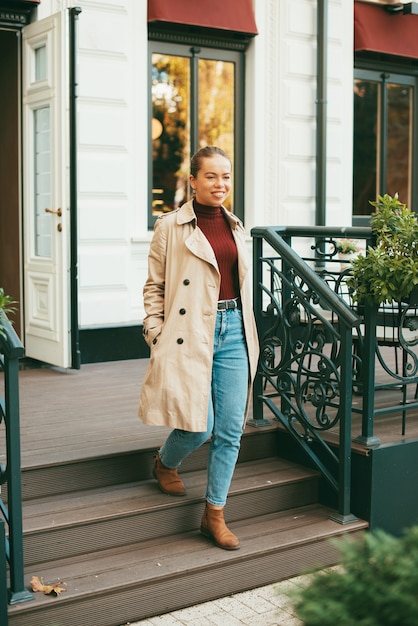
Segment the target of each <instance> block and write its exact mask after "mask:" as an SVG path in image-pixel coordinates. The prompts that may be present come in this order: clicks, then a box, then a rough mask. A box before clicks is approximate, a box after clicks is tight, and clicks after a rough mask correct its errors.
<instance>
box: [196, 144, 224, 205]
mask: <svg viewBox="0 0 418 626" xmlns="http://www.w3.org/2000/svg"><path fill="white" fill-rule="evenodd" d="M190 184H191V186H192V188H193V189H194V191H195V193H196V196H195V197H196V200H197V202H199V203H200V204H205V205H206V206H219V205H220V204H223V203H224V202H225V200H226V198H227V196H228V194H229V192H230V191H231V187H232V180H231V162H230V161H229V159H227V158H225V157H224V156H222V155H220V154H215V155H214V156H211V157H204V158H202V159H201V160H200V168H199V170H198V172H197V174H196V176H192V175H191V176H190Z"/></svg>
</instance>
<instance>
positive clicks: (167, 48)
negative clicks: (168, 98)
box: [147, 36, 245, 230]
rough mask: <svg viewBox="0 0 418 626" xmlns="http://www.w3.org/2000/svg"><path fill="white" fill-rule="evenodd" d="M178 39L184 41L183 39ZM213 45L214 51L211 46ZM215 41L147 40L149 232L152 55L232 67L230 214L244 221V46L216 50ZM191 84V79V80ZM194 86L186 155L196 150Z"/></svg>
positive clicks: (150, 216)
mask: <svg viewBox="0 0 418 626" xmlns="http://www.w3.org/2000/svg"><path fill="white" fill-rule="evenodd" d="M182 39H186V37H184V36H183V38H182ZM211 43H216V44H217V45H216V47H213V46H211V45H210V44H211ZM219 44H220V42H219V40H218V41H216V42H211V40H209V39H208V38H207V37H204V38H202V40H201V43H199V39H198V38H196V37H193V38H191V39H190V41H181V42H178V41H175V40H174V41H161V39H160V38H155V39H154V38H150V39H149V42H148V142H147V146H148V211H147V213H148V229H149V230H152V229H153V227H154V224H155V221H156V219H157V217H156V216H155V215H153V214H152V201H153V197H152V188H153V162H152V136H151V123H152V92H151V86H152V55H153V54H154V53H159V54H170V55H178V56H184V57H188V58H190V59H191V64H192V63H193V62H194V63H196V65H197V63H198V60H199V58H205V59H211V60H212V59H213V60H214V61H226V62H232V63H234V80H235V89H234V171H233V182H234V214H235V215H237V217H239V218H240V219H241V220H244V215H245V205H244V167H245V162H244V145H245V140H244V131H245V114H244V96H245V85H244V76H245V54H244V50H245V46H244V45H243V44H242V43H241V44H239V45H235V46H231V45H227V43H225V47H219ZM196 47H197V48H199V49H200V52H199V54H196V50H195V48H196ZM192 80H193V79H192ZM194 87H197V85H194V84H193V83H192V84H191V90H190V98H191V133H190V154H191V155H192V154H194V152H196V150H197V149H198V147H199V146H198V137H197V132H195V129H196V128H197V125H196V118H197V113H198V102H197V89H194Z"/></svg>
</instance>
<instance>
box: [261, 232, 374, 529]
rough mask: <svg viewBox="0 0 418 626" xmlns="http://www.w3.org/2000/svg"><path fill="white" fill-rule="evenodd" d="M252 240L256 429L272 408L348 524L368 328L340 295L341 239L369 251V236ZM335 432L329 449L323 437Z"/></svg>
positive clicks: (270, 235) (265, 235) (283, 235)
mask: <svg viewBox="0 0 418 626" xmlns="http://www.w3.org/2000/svg"><path fill="white" fill-rule="evenodd" d="M251 234H252V236H253V250H254V256H253V271H254V310H255V314H256V320H257V326H258V330H259V336H260V348H261V356H260V362H259V371H258V374H257V377H256V381H255V384H254V412H253V413H254V420H253V422H252V423H253V425H260V424H263V423H265V417H264V409H265V408H266V407H267V408H268V409H269V411H270V412H271V414H272V415H273V418H274V419H275V420H278V421H279V422H280V423H281V424H282V425H283V426H284V428H285V429H286V430H287V431H288V432H289V433H290V434H291V435H292V436H293V437H294V438H295V440H296V441H298V443H299V445H300V446H301V447H302V448H303V449H304V451H305V453H306V454H307V455H308V457H309V459H310V460H311V462H312V463H313V464H314V466H315V467H317V468H318V469H319V470H320V471H321V473H322V475H323V476H324V477H325V479H326V480H327V481H328V483H329V484H330V485H331V487H332V488H333V489H334V490H335V491H336V493H337V494H338V511H337V513H336V515H335V519H336V520H337V521H339V522H341V523H349V522H350V521H352V520H353V519H354V517H353V516H352V514H351V511H350V492H351V482H350V481H351V478H350V477H351V416H352V410H353V402H352V393H353V371H354V372H356V371H357V370H358V371H359V372H360V370H362V363H361V360H360V359H359V357H358V354H357V350H358V344H359V343H361V341H362V333H361V324H362V322H363V321H362V319H361V317H360V316H359V315H358V313H357V312H356V311H355V310H354V308H353V307H352V306H351V303H350V302H349V301H348V299H347V297H345V295H344V294H343V293H341V292H340V288H341V287H342V285H343V284H344V281H342V279H341V277H342V276H343V275H344V273H345V272H344V271H341V268H340V263H341V261H340V260H339V259H337V243H338V241H337V240H339V239H356V240H357V241H358V242H359V245H361V246H363V247H364V248H366V247H367V245H368V244H370V242H371V239H370V237H371V232H370V229H369V228H330V227H313V228H310V229H306V228H285V227H284V228H279V227H277V228H274V227H269V228H254V229H253V230H252V231H251ZM296 249H297V250H298V252H296ZM345 266H346V267H350V266H349V264H348V263H346V264H345ZM336 426H338V442H336V444H337V445H335V446H331V445H330V444H329V443H327V442H326V441H325V440H324V437H323V434H324V432H325V431H330V430H332V429H334V431H335V430H336V429H335V427H336Z"/></svg>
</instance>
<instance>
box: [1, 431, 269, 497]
mask: <svg viewBox="0 0 418 626" xmlns="http://www.w3.org/2000/svg"><path fill="white" fill-rule="evenodd" d="M165 436H166V434H164V433H161V434H160V437H159V439H157V440H155V442H154V445H152V446H151V447H150V445H149V440H141V439H138V440H135V438H134V437H132V440H131V441H130V442H129V443H126V444H124V445H123V446H122V445H119V446H118V447H116V446H115V449H113V451H112V452H111V453H109V454H105V455H98V456H92V455H91V452H90V454H87V455H86V453H85V451H83V450H82V451H81V452H80V453H79V454H78V455H76V454H75V453H74V451H71V454H69V455H64V454H63V453H62V452H61V453H60V460H59V461H58V460H57V459H56V458H55V456H54V455H53V454H52V455H50V457H49V459H42V458H38V459H37V462H36V464H33V463H30V464H29V463H26V464H23V467H22V497H23V499H24V500H33V499H36V498H40V497H49V496H52V495H54V494H57V495H58V494H65V493H74V492H77V491H81V490H90V489H95V488H100V487H107V486H111V485H121V484H125V483H133V482H137V481H141V480H147V479H149V478H151V476H152V467H153V458H154V455H155V452H156V450H157V449H158V448H159V447H160V446H161V445H162V444H163V441H164V438H165ZM278 436H279V430H278V426H277V424H274V425H273V426H271V427H267V428H263V429H257V428H252V427H247V428H246V430H245V432H244V434H243V437H242V441H241V450H240V454H239V458H238V463H240V462H241V461H244V462H245V461H251V460H255V459H259V458H265V457H270V456H275V455H277V437H278ZM208 449H209V444H208V443H206V444H205V445H203V446H202V447H201V448H199V449H198V450H196V451H195V452H194V453H193V454H192V455H190V456H189V457H188V458H187V459H185V461H184V462H183V464H182V472H191V471H197V470H202V469H204V468H205V467H206V466H207V456H208ZM90 450H91V446H90ZM51 459H53V460H51ZM2 497H3V498H4V499H5V500H6V501H7V490H6V488H4V490H3V492H2Z"/></svg>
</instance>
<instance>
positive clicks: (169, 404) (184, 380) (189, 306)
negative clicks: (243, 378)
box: [138, 202, 258, 432]
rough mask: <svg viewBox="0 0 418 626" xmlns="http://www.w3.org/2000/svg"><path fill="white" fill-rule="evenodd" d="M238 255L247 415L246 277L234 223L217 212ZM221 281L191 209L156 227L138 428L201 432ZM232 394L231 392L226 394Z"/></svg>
mask: <svg viewBox="0 0 418 626" xmlns="http://www.w3.org/2000/svg"><path fill="white" fill-rule="evenodd" d="M222 210H223V211H224V213H225V215H226V216H227V218H228V221H229V224H230V226H231V230H232V233H233V236H234V239H235V242H236V245H237V250H238V274H239V285H240V293H241V304H242V314H243V322H244V329H245V337H246V342H247V350H248V357H249V370H250V377H249V381H248V396H247V408H248V402H249V399H250V389H251V385H252V381H253V379H254V376H255V373H256V367H257V361H258V338H257V330H256V326H255V321H254V315H253V310H252V304H251V275H250V274H251V273H250V271H249V263H248V255H247V250H246V243H245V231H244V228H243V226H242V224H241V222H240V220H239V219H238V218H237V217H235V216H234V215H233V214H232V213H230V212H229V211H227V210H226V209H224V208H222ZM219 288H220V274H219V269H218V264H217V261H216V258H215V254H214V252H213V250H212V247H211V245H210V244H209V242H208V240H207V239H206V237H205V236H204V234H203V233H202V231H201V230H200V228H198V227H197V226H196V215H195V213H194V211H193V203H192V202H187V203H186V204H184V205H183V206H182V207H181V208H179V209H177V210H175V211H173V212H171V213H167V214H165V215H162V216H161V217H159V218H158V219H157V221H156V223H155V228H154V236H153V239H152V242H151V247H150V252H149V258H148V278H147V281H146V283H145V286H144V307H145V314H146V317H145V319H144V337H145V340H146V342H147V344H148V345H149V346H150V348H151V358H150V363H149V366H148V369H147V371H146V373H145V377H144V381H143V385H142V388H141V393H140V400H139V412H138V413H139V417H140V418H141V420H142V421H143V422H144V423H145V424H154V425H164V426H170V427H171V428H180V429H182V430H188V431H192V432H203V431H205V430H206V424H207V413H208V402H209V393H210V382H211V376H212V358H213V337H214V332H215V323H216V311H217V302H218V296H219ZM233 392H234V391H233V389H231V393H233Z"/></svg>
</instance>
